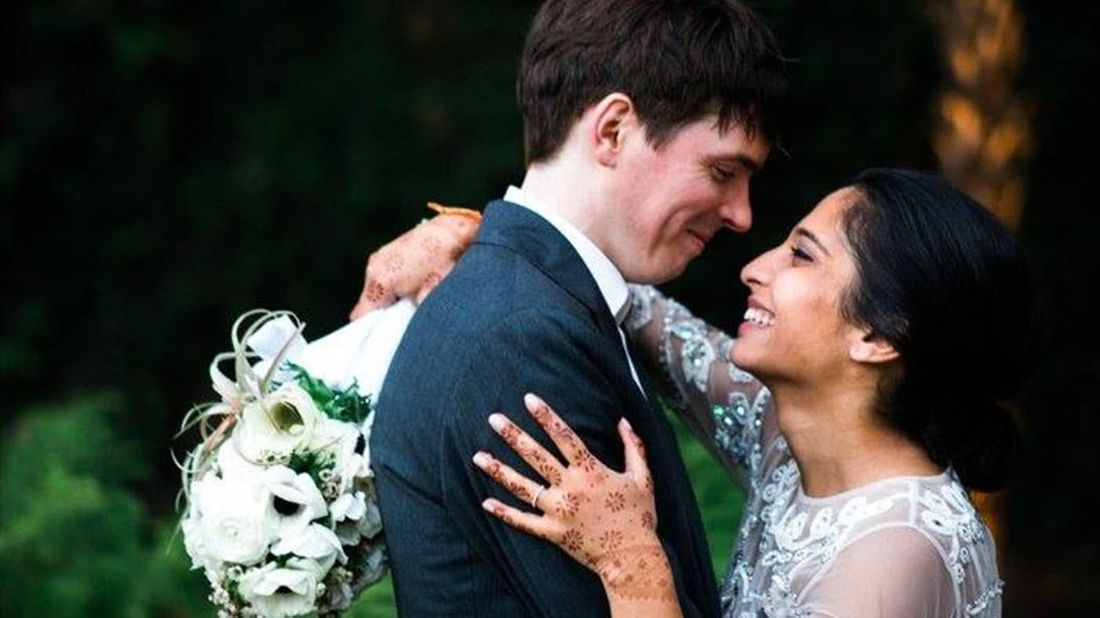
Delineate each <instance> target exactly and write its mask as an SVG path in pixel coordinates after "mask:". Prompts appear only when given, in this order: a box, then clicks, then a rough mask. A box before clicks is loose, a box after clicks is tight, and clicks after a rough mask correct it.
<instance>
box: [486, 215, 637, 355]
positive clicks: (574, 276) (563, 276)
mask: <svg viewBox="0 0 1100 618" xmlns="http://www.w3.org/2000/svg"><path fill="white" fill-rule="evenodd" d="M474 244H483V245H496V246H499V247H505V248H507V249H509V250H511V251H514V252H515V253H517V254H519V255H520V256H522V257H523V258H524V259H526V260H527V261H529V262H530V263H531V264H532V265H534V266H535V268H538V269H539V270H540V271H541V272H542V273H543V274H545V275H546V276H547V277H549V278H550V279H551V280H553V281H554V282H555V283H557V284H558V285H559V286H560V287H561V288H562V289H563V290H565V291H566V292H568V293H569V295H570V296H572V297H574V298H576V299H577V300H578V301H579V302H580V303H581V304H582V305H584V306H585V307H587V308H588V310H589V311H591V312H592V315H593V317H594V318H595V320H596V323H597V324H598V325H599V328H600V330H601V331H603V332H604V333H605V334H607V335H608V336H612V335H613V336H614V337H615V339H616V340H618V336H619V335H618V327H617V326H616V325H615V318H614V317H613V316H612V315H611V311H610V310H609V309H608V308H607V302H606V301H604V298H603V295H602V294H601V293H600V288H599V286H597V285H596V280H595V279H594V278H593V277H592V273H591V272H589V270H588V267H587V266H585V264H584V260H582V259H581V256H580V255H578V254H577V251H576V249H574V248H573V245H571V244H569V241H568V240H566V239H565V237H564V236H562V235H561V232H559V231H558V230H557V229H556V228H554V226H553V225H551V224H550V223H549V222H548V221H546V220H545V219H543V218H542V217H540V216H538V215H537V214H535V213H534V212H531V211H530V210H528V209H526V208H524V207H523V206H520V205H518V204H513V203H511V202H505V201H504V200H497V201H494V202H490V203H489V205H488V206H487V207H486V208H485V216H484V220H483V221H482V224H481V229H480V231H479V232H478V235H477V238H476V239H475V240H474Z"/></svg>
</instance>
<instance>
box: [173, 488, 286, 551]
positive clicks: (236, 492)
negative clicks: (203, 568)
mask: <svg viewBox="0 0 1100 618" xmlns="http://www.w3.org/2000/svg"><path fill="white" fill-rule="evenodd" d="M191 492H192V497H193V500H194V501H193V506H196V507H197V508H198V509H199V519H198V532H199V533H200V534H201V537H202V538H201V541H199V543H201V547H202V548H203V550H204V552H205V553H206V554H208V555H209V556H210V557H211V558H214V559H217V560H221V561H222V562H234V563H237V564H246V565H247V564H255V563H257V562H259V561H260V560H262V559H263V558H264V556H266V555H267V550H268V547H269V546H270V545H271V543H272V542H273V541H274V540H275V538H276V533H277V532H278V529H279V515H278V513H276V512H275V509H274V508H273V507H272V500H271V494H270V493H269V492H268V491H266V490H265V489H264V488H263V487H262V486H261V485H258V484H254V483H250V482H248V481H247V480H246V479H242V478H218V477H216V476H214V475H213V474H208V475H206V476H204V477H203V478H202V479H201V480H200V481H198V482H196V483H194V484H192V489H191Z"/></svg>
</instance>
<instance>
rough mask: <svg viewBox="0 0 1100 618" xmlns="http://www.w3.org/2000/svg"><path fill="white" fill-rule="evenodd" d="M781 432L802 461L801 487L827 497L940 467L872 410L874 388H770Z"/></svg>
mask: <svg viewBox="0 0 1100 618" xmlns="http://www.w3.org/2000/svg"><path fill="white" fill-rule="evenodd" d="M772 394H773V395H774V397H775V404H776V409H777V411H778V420H779V430H780V433H782V434H783V437H784V438H785V439H786V441H787V445H788V446H789V447H790V449H791V454H792V455H793V456H794V459H795V461H796V462H797V463H798V468H799V472H800V473H801V476H802V490H803V492H804V493H805V494H806V495H807V496H811V497H826V496H832V495H835V494H838V493H841V492H843V491H848V490H851V489H856V488H858V487H862V486H864V485H867V484H868V483H873V482H875V481H878V480H882V479H885V478H890V477H894V476H931V475H935V474H939V473H940V472H942V471H943V470H942V468H940V467H939V466H938V465H936V463H935V462H933V461H932V460H931V458H929V456H928V454H927V453H926V452H925V451H924V449H923V448H921V447H920V446H919V445H917V444H915V443H914V442H913V441H912V440H910V439H908V438H906V437H905V436H904V435H903V434H901V432H899V431H897V430H895V429H893V428H891V427H889V426H888V425H887V424H886V423H885V422H884V421H883V419H882V418H881V417H880V416H879V415H878V414H876V413H875V412H874V395H873V391H870V392H860V391H859V390H858V389H852V388H842V389H835V388H829V387H819V388H805V387H798V386H777V387H774V388H773V389H772Z"/></svg>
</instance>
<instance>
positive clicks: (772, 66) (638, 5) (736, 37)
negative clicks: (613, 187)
mask: <svg viewBox="0 0 1100 618" xmlns="http://www.w3.org/2000/svg"><path fill="white" fill-rule="evenodd" d="M786 87H787V76H786V71H785V69H784V66H783V60H782V58H781V57H780V54H779V50H778V47H777V45H776V43H775V37H774V36H773V35H772V33H771V30H769V29H768V27H767V25H765V24H764V23H763V21H761V19H760V18H759V16H757V15H756V13H755V12H753V11H752V10H751V9H750V8H748V7H747V6H745V5H743V4H741V3H740V2H737V1H736V0H548V1H547V2H546V3H544V4H543V5H542V7H541V8H540V9H539V11H538V13H537V14H536V15H535V19H534V22H533V24H532V26H531V31H530V32H529V33H528V35H527V41H526V44H525V45H524V49H523V57H522V59H521V61H520V71H519V80H518V83H517V88H516V90H517V95H518V98H519V106H520V110H521V112H522V113H523V122H524V147H525V150H526V153H527V162H528V164H531V163H537V162H540V161H546V160H548V159H550V158H552V157H553V156H554V155H555V154H556V153H557V151H558V150H559V149H560V148H561V146H562V144H563V143H564V142H565V139H566V137H567V136H568V134H569V130H570V128H571V127H572V126H573V124H574V123H575V122H576V121H577V120H578V119H579V118H580V117H581V115H582V114H583V113H584V110H585V109H587V108H588V107H589V106H591V105H593V104H595V103H597V102H598V101H599V100H600V99H602V98H603V97H605V96H607V95H608V94H610V93H612V92H622V93H624V94H626V95H627V96H629V97H630V98H631V100H633V102H634V106H635V110H636V112H637V114H638V116H639V118H640V119H641V121H642V123H643V124H644V126H645V131H646V139H647V140H648V141H649V142H650V143H651V144H652V145H654V146H655V147H657V146H660V145H661V144H662V143H663V142H664V141H665V140H667V139H668V138H670V137H671V136H672V135H674V134H675V132H676V131H677V130H678V129H680V128H682V127H683V126H684V125H686V124H688V123H690V122H693V121H695V120H697V119H699V118H701V117H703V116H704V115H706V114H709V113H717V115H718V120H719V126H720V127H721V128H722V130H725V129H726V128H728V127H729V126H730V124H731V123H736V124H738V125H740V126H741V127H742V128H743V129H744V130H745V131H746V132H747V133H748V134H749V135H753V134H756V133H759V134H762V135H763V137H765V138H766V139H768V140H769V141H772V142H774V141H775V139H776V133H777V127H776V118H775V116H776V115H777V113H778V112H779V108H780V106H781V104H782V100H783V99H784V97H785V94H786Z"/></svg>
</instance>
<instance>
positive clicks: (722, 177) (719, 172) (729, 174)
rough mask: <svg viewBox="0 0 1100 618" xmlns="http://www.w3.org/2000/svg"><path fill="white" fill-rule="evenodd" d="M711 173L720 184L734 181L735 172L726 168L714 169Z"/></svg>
mask: <svg viewBox="0 0 1100 618" xmlns="http://www.w3.org/2000/svg"><path fill="white" fill-rule="evenodd" d="M710 173H711V175H712V176H714V179H715V180H717V181H718V182H729V181H730V180H732V179H733V171H731V170H728V169H726V168H724V167H712V168H711V170H710Z"/></svg>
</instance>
